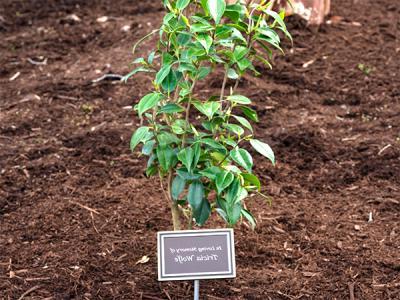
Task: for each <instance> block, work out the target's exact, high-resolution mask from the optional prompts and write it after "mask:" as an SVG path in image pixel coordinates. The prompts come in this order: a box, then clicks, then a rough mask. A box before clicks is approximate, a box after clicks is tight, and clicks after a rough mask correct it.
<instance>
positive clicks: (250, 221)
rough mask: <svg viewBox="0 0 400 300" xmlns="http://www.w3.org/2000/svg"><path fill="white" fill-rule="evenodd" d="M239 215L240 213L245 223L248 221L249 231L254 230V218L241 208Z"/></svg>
mask: <svg viewBox="0 0 400 300" xmlns="http://www.w3.org/2000/svg"><path fill="white" fill-rule="evenodd" d="M241 213H242V216H243V217H245V219H246V220H247V221H249V223H250V226H251V229H253V230H254V229H255V228H256V225H257V222H256V219H255V218H254V216H253V215H252V214H251V213H250V212H249V211H248V210H246V209H244V208H242V212H241Z"/></svg>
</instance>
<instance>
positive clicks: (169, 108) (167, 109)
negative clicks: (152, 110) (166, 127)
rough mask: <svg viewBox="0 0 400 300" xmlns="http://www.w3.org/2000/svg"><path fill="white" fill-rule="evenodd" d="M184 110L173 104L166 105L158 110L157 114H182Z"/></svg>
mask: <svg viewBox="0 0 400 300" xmlns="http://www.w3.org/2000/svg"><path fill="white" fill-rule="evenodd" d="M184 110H185V109H184V108H183V107H182V106H179V105H177V104H175V103H168V104H166V105H164V106H163V107H161V108H160V110H159V111H158V113H165V114H174V113H180V112H183V111H184Z"/></svg>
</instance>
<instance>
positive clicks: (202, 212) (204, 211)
mask: <svg viewBox="0 0 400 300" xmlns="http://www.w3.org/2000/svg"><path fill="white" fill-rule="evenodd" d="M210 214H211V205H210V203H209V202H208V201H207V199H204V200H203V201H202V202H201V206H200V208H199V209H196V210H193V217H194V219H195V220H196V223H197V224H198V225H200V226H202V225H204V223H205V222H206V221H207V220H208V218H209V217H210Z"/></svg>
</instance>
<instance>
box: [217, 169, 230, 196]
mask: <svg viewBox="0 0 400 300" xmlns="http://www.w3.org/2000/svg"><path fill="white" fill-rule="evenodd" d="M233 179H234V176H233V174H232V173H230V172H226V171H222V172H220V173H218V174H217V176H216V180H215V184H216V186H217V191H218V194H221V193H222V191H223V190H224V189H226V188H227V187H228V186H229V185H230V184H231V183H232V181H233Z"/></svg>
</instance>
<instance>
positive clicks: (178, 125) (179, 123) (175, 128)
mask: <svg viewBox="0 0 400 300" xmlns="http://www.w3.org/2000/svg"><path fill="white" fill-rule="evenodd" d="M185 124H186V121H185V120H176V121H175V122H174V123H173V124H172V125H171V130H172V132H173V133H175V134H184V133H185V128H186V125H185Z"/></svg>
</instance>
